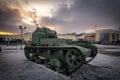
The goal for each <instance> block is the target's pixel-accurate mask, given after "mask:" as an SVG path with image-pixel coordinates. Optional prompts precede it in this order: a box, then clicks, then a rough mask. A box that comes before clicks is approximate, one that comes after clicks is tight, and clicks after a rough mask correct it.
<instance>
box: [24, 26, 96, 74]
mask: <svg viewBox="0 0 120 80" xmlns="http://www.w3.org/2000/svg"><path fill="white" fill-rule="evenodd" d="M66 41H68V40H66V39H59V38H57V33H56V31H54V30H51V29H49V28H46V27H42V28H39V27H37V28H36V30H35V31H34V32H33V34H32V41H31V42H29V43H26V45H25V48H24V51H25V56H26V58H27V59H28V60H30V61H33V62H35V63H38V64H43V65H45V66H46V67H47V68H50V69H52V70H54V71H57V72H58V73H61V74H64V75H70V74H72V73H73V72H75V71H76V70H78V69H79V68H80V67H81V66H82V65H83V64H85V63H87V62H89V61H91V60H92V59H93V58H94V57H95V56H96V54H97V48H96V47H94V46H92V45H90V44H85V45H80V42H75V41H74V42H73V41H70V40H69V43H68V42H66Z"/></svg>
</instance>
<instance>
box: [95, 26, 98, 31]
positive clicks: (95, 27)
mask: <svg viewBox="0 0 120 80" xmlns="http://www.w3.org/2000/svg"><path fill="white" fill-rule="evenodd" d="M97 26H98V25H95V33H96V29H97Z"/></svg>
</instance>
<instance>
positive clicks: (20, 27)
mask: <svg viewBox="0 0 120 80" xmlns="http://www.w3.org/2000/svg"><path fill="white" fill-rule="evenodd" d="M19 29H20V30H21V48H20V49H21V50H22V44H23V30H25V29H26V27H22V26H21V25H20V26H19Z"/></svg>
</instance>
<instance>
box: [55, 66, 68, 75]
mask: <svg viewBox="0 0 120 80" xmlns="http://www.w3.org/2000/svg"><path fill="white" fill-rule="evenodd" d="M53 68H54V69H53V70H54V71H57V72H58V73H61V74H64V75H68V69H67V68H66V67H65V66H63V67H61V68H58V67H56V66H54V67H53Z"/></svg>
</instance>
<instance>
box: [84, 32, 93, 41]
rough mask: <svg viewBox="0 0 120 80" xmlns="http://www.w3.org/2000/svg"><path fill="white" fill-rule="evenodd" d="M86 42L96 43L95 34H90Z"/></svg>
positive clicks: (87, 35)
mask: <svg viewBox="0 0 120 80" xmlns="http://www.w3.org/2000/svg"><path fill="white" fill-rule="evenodd" d="M85 41H88V42H95V33H89V34H86V35H85Z"/></svg>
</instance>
